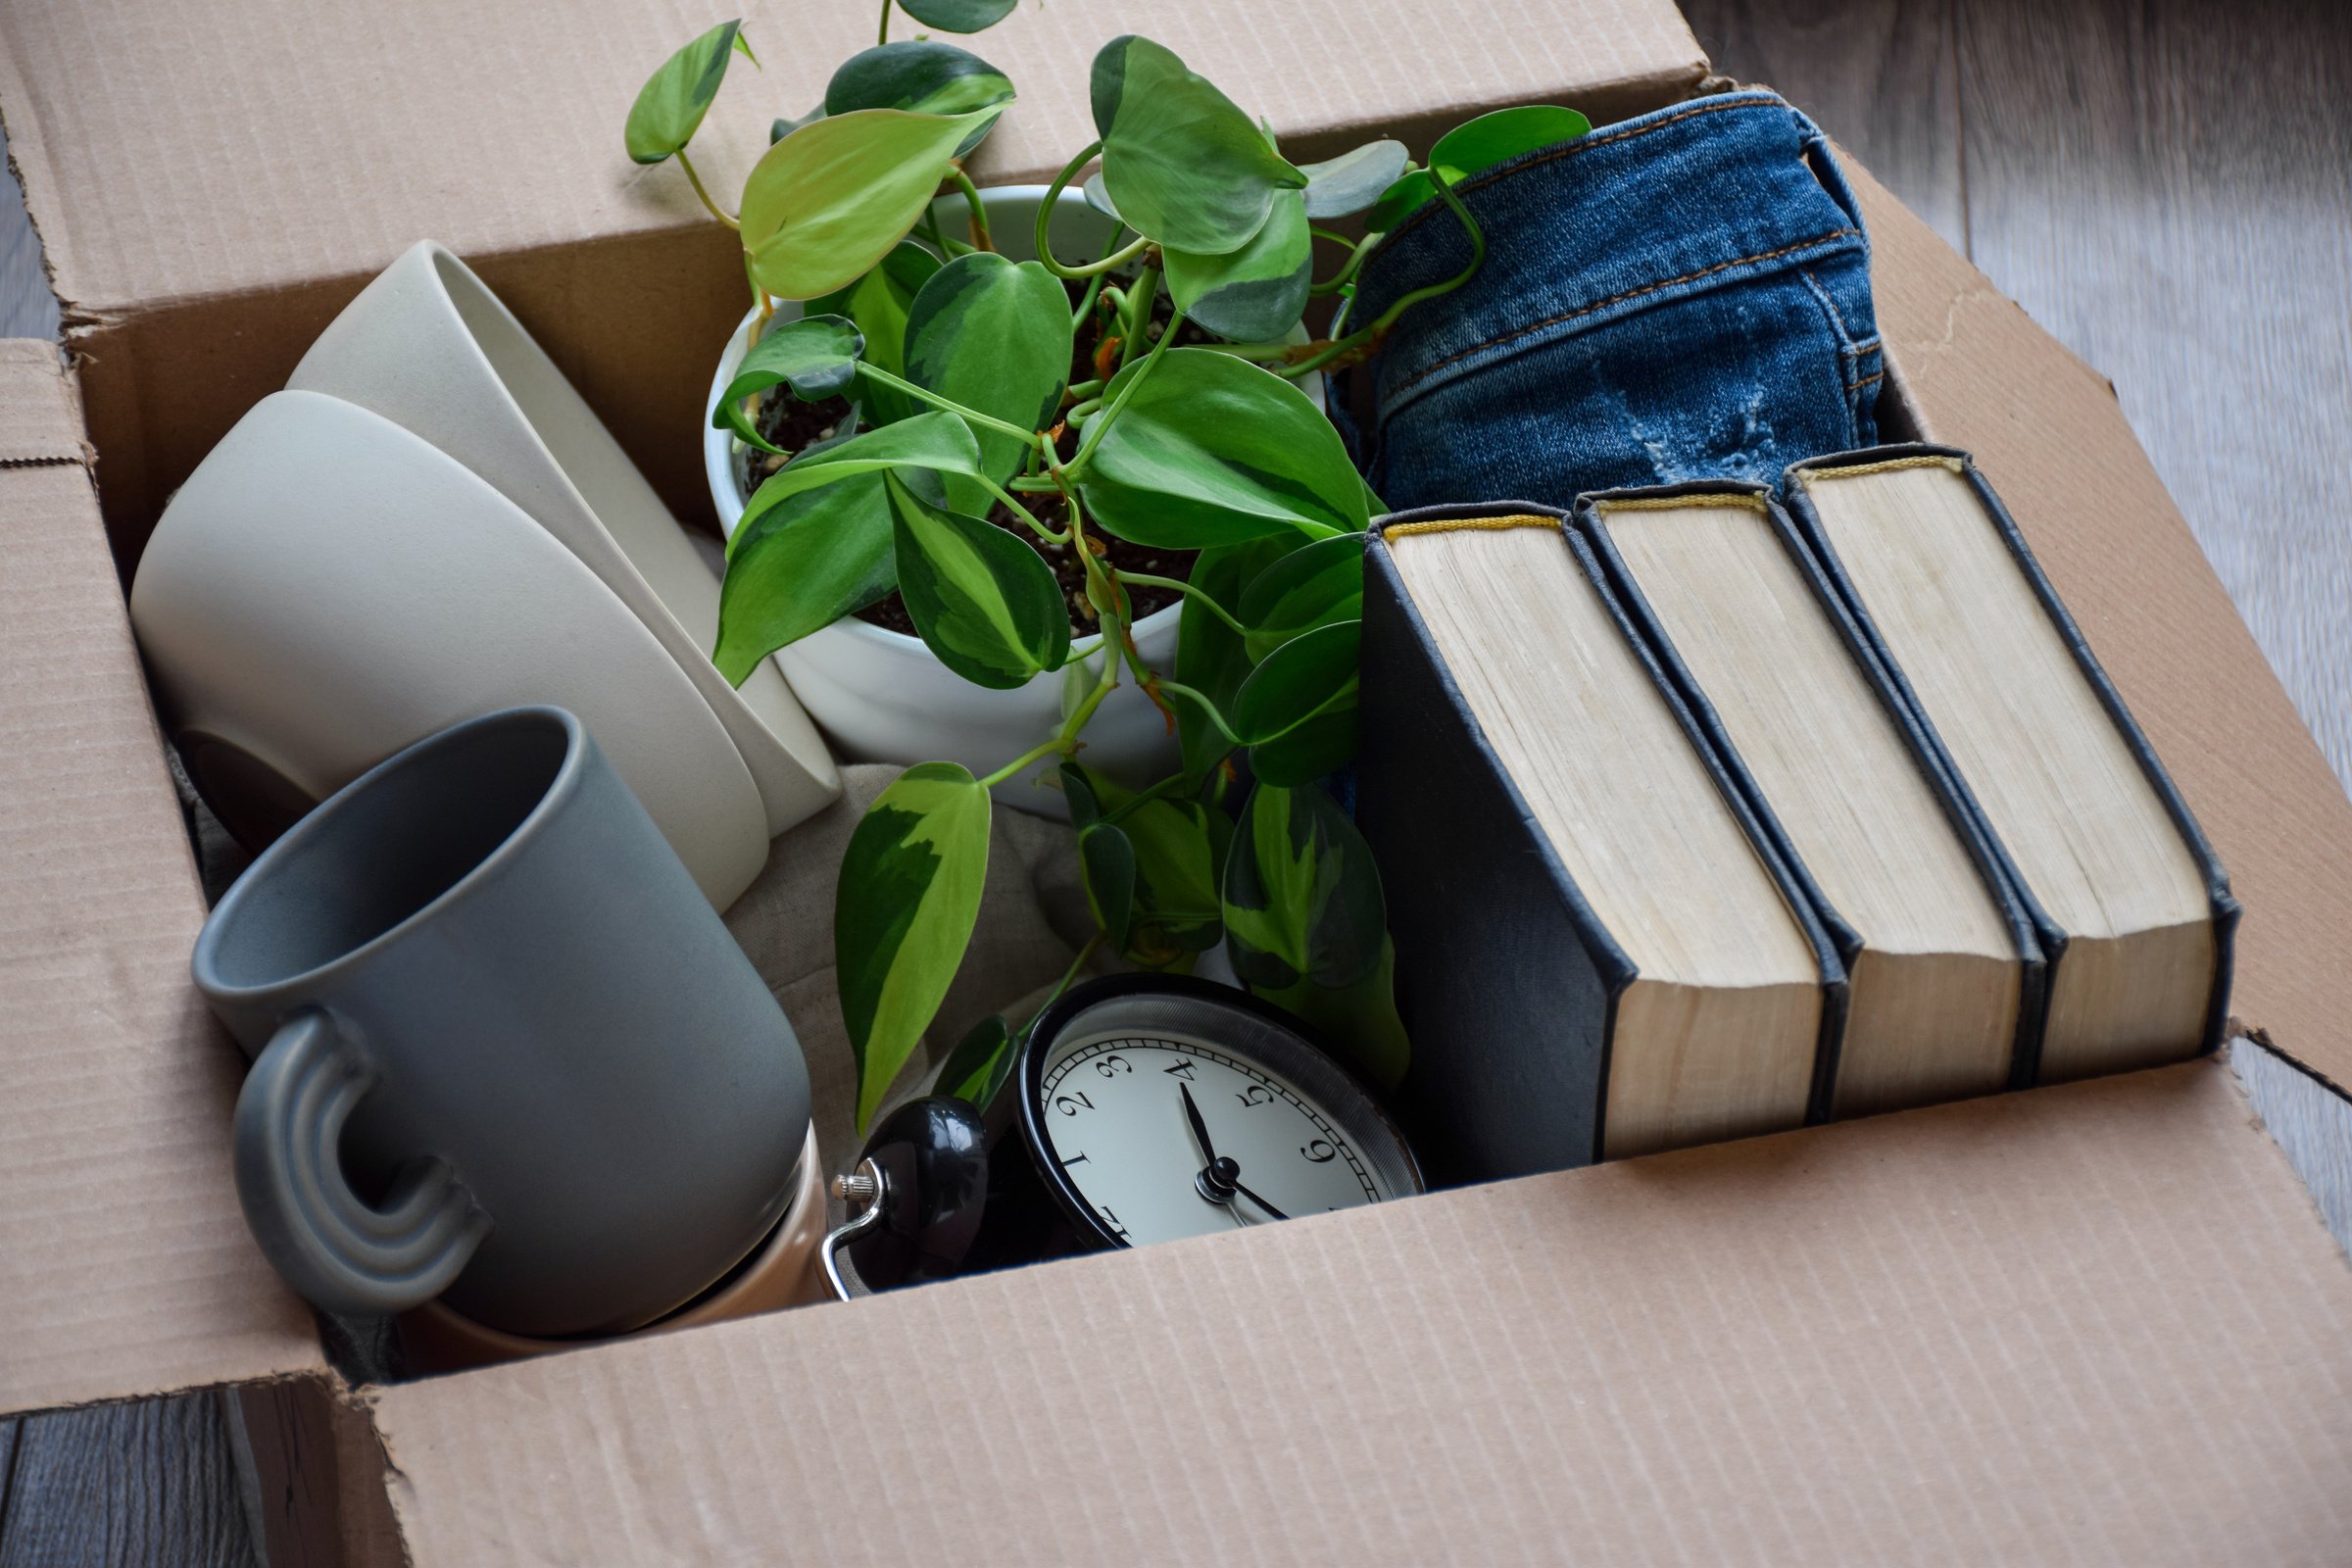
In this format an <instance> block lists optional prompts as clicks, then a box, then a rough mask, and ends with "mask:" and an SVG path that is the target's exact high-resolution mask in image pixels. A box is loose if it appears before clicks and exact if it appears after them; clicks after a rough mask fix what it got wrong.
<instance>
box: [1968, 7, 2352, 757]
mask: <svg viewBox="0 0 2352 1568" xmlns="http://www.w3.org/2000/svg"><path fill="white" fill-rule="evenodd" d="M1957 23H1958V34H1957V35H1958V56H1959V67H1960V107H1961V122H1962V125H1963V135H1964V137H1965V148H1966V152H1965V157H1966V167H1967V196H1968V229H1969V237H1970V242H1971V248H1972V254H1973V257H1974V259H1975V261H1976V262H1977V265H1978V266H1980V267H1982V268H1983V269H1984V270H1985V271H1986V272H1987V273H1989V274H1990V275H1991V277H1992V279H1993V281H1994V282H1996V283H1998V284H1999V285H2000V286H2001V288H2002V289H2003V290H2004V291H2006V292H2007V293H2009V294H2011V295H2012V296H2014V297H2015V298H2016V299H2017V300H2018V301H2019V303H2021V304H2022V305H2024V306H2025V307H2026V309H2027V310H2028V311H2029V312H2031V313H2032V314H2033V315H2034V319H2037V320H2038V321H2040V322H2041V323H2042V324H2043V325H2044V326H2046V327H2048V328H2049V329H2050V330H2051V331H2052V332H2054V333H2056V334H2057V335H2058V336H2059V337H2060V338H2061V339H2063V340H2064V341H2065V342H2066V343H2067V344H2068V345H2069V346H2071V347H2072V348H2073V349H2074V350H2075V351H2076V352H2077V353H2079V354H2081V355H2082V357H2083V358H2085V359H2086V360H2088V361H2089V362H2090V363H2091V364H2093V365H2095V366H2097V367H2098V368H2100V369H2101V370H2103V371H2104V372H2106V374H2107V375H2108V376H2109V377H2110V378H2112V379H2113V381H2114V382H2115V386H2116V393H2117V396H2118V397H2119V398H2121V399H2122V402H2123V407H2124V411H2125V413H2127V414H2128V415H2129V416H2130V417H2131V423H2132V425H2133V427H2134V428H2135V429H2136V430H2137V431H2138V432H2139V437H2140V440H2141V442H2142V443H2143V444H2144V445H2145V446H2146V447H2147V449H2148V454H2149V456H2150V458H2152V459H2153V460H2154V462H2155V465H2156V468H2157V471H2158V472H2159V473H2161V474H2162V475H2163V477H2164V480H2165V483H2166V485H2167V487H2168V488H2169V489H2170V490H2171V491H2172V493H2173V496H2174V498H2175V500H2177V501H2178V502H2179V503H2180V509H2181V511H2182V512H2183V513H2184V514H2185V515H2187V518H2188V522H2189V525H2190V527H2191V528H2193V529H2194V530H2195V531H2196V535H2197V538H2198V541H2199V542H2200V543H2201V544H2203V546H2204V547H2205V553H2206V555H2207V556H2208V557H2210V558H2211V559H2212V561H2213V564H2214V567H2215V569H2216V570H2217V571H2218V572H2219V573H2220V575H2221V578H2222V581H2223V582H2224V584H2226V585H2227V586H2228V588H2229V593H2230V596H2231V598H2233V599H2234V600H2235V601H2236V603H2237V607H2238V611H2239V613H2241V614H2242V615H2243V616H2244V617H2245V619H2246V622H2247V624H2248V625H2249V626H2251V627H2252V628H2253V631H2254V635H2255V638H2256V640H2257V641H2258V642H2259V643H2260V644H2261V645H2262V649H2263V652H2264V653H2265V655H2267V656H2268V657H2269V659H2270V661H2271V663H2272V666H2273V667H2274V668H2275V669H2276V670H2277V671H2278V676H2279V679H2280V680H2281V681H2282V682H2284V684H2285V686H2286V689H2287V691H2288V693H2289V694H2290V695H2291V696H2292V697H2293V698H2294V700H2295V705H2296V707H2297V708H2298V709H2299V710H2300V711H2301V712H2302V714H2303V718H2304V721H2305V722H2306V723H2308V724H2309V725H2310V726H2311V727H2312V730H2313V732H2314V733H2315V734H2316V735H2317V736H2318V737H2319V740H2320V744H2321V746H2322V748H2323V749H2324V750H2325V751H2326V752H2327V756H2328V759H2329V760H2330V761H2331V762H2332V763H2333V764H2334V767H2335V770H2336V774H2337V777H2338V778H2340V779H2344V780H2346V781H2352V526H2347V525H2346V523H2345V521H2344V517H2343V502H2342V499H2341V497H2342V489H2343V486H2342V479H2341V473H2340V470H2341V466H2342V454H2343V453H2344V452H2346V451H2347V450H2352V325H2348V324H2347V312H2346V298H2347V292H2348V280H2352V124H2348V123H2347V121H2346V119H2345V117H2344V115H2343V105H2344V103H2345V102H2346V100H2347V98H2352V7H2347V6H2345V5H2344V4H2343V3H2342V0H2233V3H2228V4H2224V3H2217V0H2138V3H2134V4H2124V3H2120V0H2110V3H2105V4H2095V5H2092V4H2078V5H2051V4H2048V3H2046V0H1978V3H1975V4H1971V5H1966V6H1963V7H1961V8H1960V10H1959V12H1958V15H1957Z"/></svg>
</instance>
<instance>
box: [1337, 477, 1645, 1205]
mask: <svg viewBox="0 0 2352 1568" xmlns="http://www.w3.org/2000/svg"><path fill="white" fill-rule="evenodd" d="M1482 512H1483V513H1486V514H1490V515H1497V516H1500V515H1554V516H1556V515H1557V514H1556V513H1553V512H1551V511H1550V509H1547V508H1542V507H1534V506H1527V505H1523V504H1518V503H1512V504H1510V505H1508V506H1504V507H1495V508H1459V507H1449V508H1445V509H1442V510H1438V511H1433V512H1431V513H1428V514H1425V515H1424V514H1411V513H1407V514H1400V515H1397V516H1396V517H1393V518H1387V519H1383V521H1384V522H1387V523H1395V522H1402V521H1413V520H1421V519H1422V518H1423V517H1424V516H1445V517H1448V518H1451V517H1462V516H1466V515H1479V514H1481V513H1482ZM1381 526H1382V524H1381V523H1375V525H1374V533H1373V536H1372V538H1371V540H1370V541H1369V542H1368V544H1367V546H1366V550H1365V560H1364V628H1363V654H1362V690H1361V697H1360V708H1359V712H1358V719H1357V724H1358V736H1359V739H1358V745H1357V763H1356V781H1357V782H1356V810H1357V821H1358V825H1359V826H1360V827H1361V828H1362V830H1363V833H1364V837H1365V839H1366V841H1367V842H1368V843H1369V844H1370V845H1371V847H1372V852H1373V856H1374V858H1375V860H1376V861H1377V862H1378V864H1379V866H1380V872H1381V880H1382V882H1383V884H1384V886H1385V888H1386V891H1387V894H1388V910H1389V929H1390V933H1391V935H1392V936H1393V937H1394V938H1395V941H1396V944H1397V1005H1398V1008H1399V1010H1400V1011H1401V1013H1402V1015H1403V1018H1404V1023H1405V1029H1406V1032H1407V1033H1408V1034H1409V1035H1410V1036H1411V1038H1412V1042H1413V1060H1412V1066H1411V1068H1410V1069H1409V1071H1408V1073H1407V1075H1406V1078H1405V1081H1404V1083H1403V1085H1402V1086H1401V1087H1400V1088H1399V1090H1398V1092H1397V1094H1396V1096H1395V1097H1394V1099H1393V1103H1394V1104H1395V1106H1396V1107H1397V1110H1398V1112H1399V1113H1400V1116H1401V1118H1402V1119H1403V1120H1404V1121H1405V1123H1406V1127H1407V1131H1408V1132H1410V1133H1411V1134H1412V1137H1413V1140H1414V1143H1415V1145H1416V1146H1417V1147H1418V1148H1419V1149H1420V1151H1421V1152H1422V1157H1423V1159H1424V1161H1425V1163H1427V1164H1428V1165H1429V1166H1430V1169H1431V1174H1432V1175H1433V1177H1437V1178H1440V1179H1443V1180H1446V1181H1475V1180H1492V1179H1498V1178H1501V1177H1507V1176H1520V1175H1527V1174H1531V1173H1533V1172H1536V1171H1544V1170H1559V1169H1565V1168H1568V1167H1571V1166H1577V1165H1587V1164H1591V1163H1593V1162H1594V1161H1595V1160H1597V1159H1598V1158H1599V1157H1600V1151H1601V1148H1602V1138H1603V1135H1604V1131H1605V1129H1604V1128H1603V1126H1602V1116H1603V1111H1604V1109H1605V1106H1606V1104H1607V1085H1608V1053H1609V1039H1610V1035H1611V1033H1612V1030H1613V1028H1614V1026H1615V1022H1616V1004H1617V999H1618V997H1619V995H1620V994H1621V993H1622V992H1623V991H1624V989H1625V988H1626V986H1628V985H1629V984H1631V983H1632V981H1633V979H1634V966H1633V963H1632V961H1631V960H1630V959H1629V958H1627V956H1626V955H1625V952H1624V950H1623V949H1621V948H1620V947H1618V945H1617V944H1616V942H1615V941H1614V940H1613V939H1611V937H1610V936H1609V934H1608V932H1607V931H1605V930H1604V929H1602V927H1601V925H1600V922H1599V920H1598V919H1597V918H1596V917H1595V916H1594V914H1593V910H1592V907H1591V906H1589V905H1588V904H1587V903H1586V902H1585V900H1584V897H1583V895H1582V894H1580V893H1579V892H1578V891H1577V888H1576V885H1575V884H1574V882H1573V881H1571V880H1570V878H1569V876H1568V873H1567V870H1566V868H1565V867H1563V866H1562V865H1561V863H1560V860H1559V858H1558V857H1557V856H1556V855H1555V854H1554V853H1553V852H1552V849H1551V845H1550V843H1549V841H1548V839H1547V838H1546V837H1545V835H1544V831H1543V829H1542V828H1540V827H1539V826H1538V825H1537V824H1536V822H1535V819H1534V815H1533V813H1532V812H1531V811H1530V809H1529V808H1528V805H1527V802H1526V800H1525V799H1524V798H1523V797H1522V796H1521V795H1520V793H1519V791H1518V789H1517V787H1516V786H1515V785H1513V784H1512V782H1511V780H1510V777H1509V775H1508V774H1507V773H1505V772H1504V770H1503V768H1502V766H1501V763H1500V761H1499V760H1497V759H1496V757H1495V752H1494V749H1493V748H1492V747H1491V746H1490V745H1489V744H1488V742H1487V738H1486V736H1485V734H1484V733H1483V731H1482V730H1481V729H1480V727H1479V724H1478V721H1477V719H1476V718H1475V717H1474V716H1473V715H1472V714H1471V712H1470V711H1469V708H1468V706H1467V705H1466V704H1465V703H1464V702H1463V700H1462V696H1461V693H1460V691H1459V689H1458V688H1457V687H1456V686H1455V685H1454V682H1453V680H1452V677H1451V676H1450V675H1449V674H1448V673H1447V672H1446V665H1445V662H1444V661H1443V659H1441V658H1440V657H1439V654H1438V651H1437V649H1436V647H1435V645H1434V644H1433V643H1432V641H1431V639H1430V636H1429V631H1428V628H1427V626H1426V625H1425V624H1424V623H1423V622H1422V619H1421V616H1420V614H1419V613H1418V612H1417V611H1415V610H1414V608H1413V604H1412V600H1411V596H1410V595H1409V593H1408V592H1407V591H1406V589H1405V587H1404V584H1403V582H1402V580H1401V579H1400V578H1399V577H1398V575H1397V567H1396V564H1395V563H1394V561H1393V560H1392V559H1391V558H1390V555H1389V549H1388V545H1387V543H1386V542H1385V540H1384V539H1383V538H1382V537H1381V535H1380V531H1379V530H1380V528H1381Z"/></svg>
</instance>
